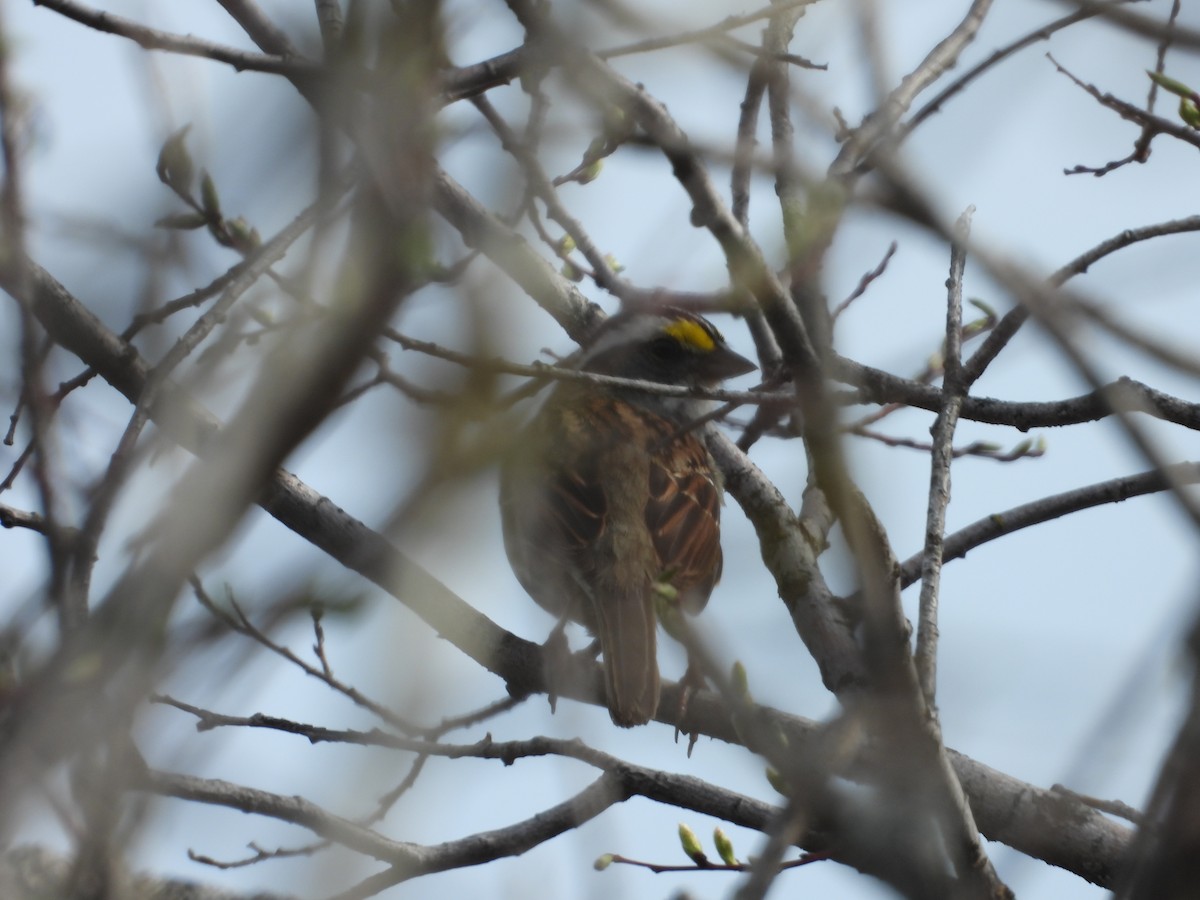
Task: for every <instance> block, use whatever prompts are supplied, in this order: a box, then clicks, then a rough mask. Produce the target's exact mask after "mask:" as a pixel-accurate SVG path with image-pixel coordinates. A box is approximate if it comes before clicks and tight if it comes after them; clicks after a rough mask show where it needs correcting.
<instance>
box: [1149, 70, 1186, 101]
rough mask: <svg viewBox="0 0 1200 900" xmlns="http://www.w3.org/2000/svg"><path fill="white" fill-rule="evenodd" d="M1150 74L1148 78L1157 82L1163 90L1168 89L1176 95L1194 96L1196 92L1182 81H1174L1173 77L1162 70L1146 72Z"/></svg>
mask: <svg viewBox="0 0 1200 900" xmlns="http://www.w3.org/2000/svg"><path fill="white" fill-rule="evenodd" d="M1146 74H1147V75H1149V76H1150V80H1151V81H1153V82H1154V83H1155V84H1157V85H1158V86H1159V87H1160V88H1162V89H1163V90H1164V91H1170V92H1171V93H1172V94H1174V95H1175V96H1176V97H1194V96H1195V94H1196V92H1195V91H1193V90H1192V89H1191V88H1190V87H1188V86H1187V85H1186V84H1184V83H1183V82H1182V81H1176V80H1175V79H1174V78H1169V77H1168V76H1166V75H1164V74H1162V72H1149V71H1148V72H1146Z"/></svg>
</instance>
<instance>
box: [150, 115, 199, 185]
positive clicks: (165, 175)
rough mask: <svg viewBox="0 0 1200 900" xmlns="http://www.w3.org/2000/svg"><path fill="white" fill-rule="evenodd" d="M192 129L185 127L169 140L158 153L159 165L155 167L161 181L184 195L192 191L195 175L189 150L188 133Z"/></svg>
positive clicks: (188, 126) (189, 126)
mask: <svg viewBox="0 0 1200 900" xmlns="http://www.w3.org/2000/svg"><path fill="white" fill-rule="evenodd" d="M191 128H192V126H191V125H184V126H183V127H182V128H180V129H179V130H178V131H176V132H175V133H174V134H172V135H171V136H170V137H169V138H167V140H166V142H165V143H164V144H163V145H162V149H161V150H159V151H158V163H157V165H155V167H154V171H155V172H157V173H158V180H159V181H161V182H162V183H163V184H165V185H166V186H167V187H169V188H170V189H171V190H173V191H175V192H176V193H177V194H183V195H186V194H187V193H188V192H189V191H191V189H192V176H193V175H194V174H195V166H194V165H193V164H192V155H191V154H190V153H188V148H187V133H188V132H189V131H190V130H191Z"/></svg>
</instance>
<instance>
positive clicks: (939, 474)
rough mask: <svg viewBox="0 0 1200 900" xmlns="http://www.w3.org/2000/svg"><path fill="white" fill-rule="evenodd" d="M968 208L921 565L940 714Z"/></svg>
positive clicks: (932, 688)
mask: <svg viewBox="0 0 1200 900" xmlns="http://www.w3.org/2000/svg"><path fill="white" fill-rule="evenodd" d="M974 212H975V207H973V206H971V207H968V208H967V210H966V212H964V213H963V214H962V215H961V216H960V217H959V219H958V223H957V224H956V226H955V229H954V240H953V242H952V243H951V245H950V277H949V279H948V280H947V282H946V283H947V287H948V290H947V296H946V352H945V363H944V366H945V375H944V376H943V378H942V408H941V410H939V411H938V416H937V419H936V420H935V421H934V424H933V449H932V452H931V453H930V454H929V457H930V472H929V501H928V506H927V509H926V513H925V550H924V552H923V554H922V558H923V563H922V566H921V599H920V606H919V610H918V615H917V646H916V655H915V660H914V661H915V663H916V667H917V677H918V679H919V681H920V683H921V691H922V693H924V695H925V702H926V704H928V706H929V710H930V713H931V714H932V715H934V716H935V717H936V715H937V699H936V698H937V642H938V621H937V620H938V592H939V588H940V586H941V574H942V553H943V552H944V544H943V541H944V538H945V533H946V508H947V507H948V506H949V505H950V463H951V461H952V460H953V458H954V454H953V447H954V430H955V428H956V427H957V425H958V413H959V410H960V409H961V408H962V400H963V385H962V281H963V272H964V270H965V268H966V263H967V240H968V239H969V237H970V234H971V216H972V215H973V214H974Z"/></svg>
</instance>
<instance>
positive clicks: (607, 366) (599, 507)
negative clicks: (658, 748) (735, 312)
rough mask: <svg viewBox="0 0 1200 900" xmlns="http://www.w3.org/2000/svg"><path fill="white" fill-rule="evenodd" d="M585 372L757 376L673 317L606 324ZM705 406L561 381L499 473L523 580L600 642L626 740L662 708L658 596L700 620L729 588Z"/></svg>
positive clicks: (695, 324) (583, 365)
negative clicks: (674, 599) (670, 596)
mask: <svg viewBox="0 0 1200 900" xmlns="http://www.w3.org/2000/svg"><path fill="white" fill-rule="evenodd" d="M578 368H579V369H580V370H582V371H585V372H594V373H597V374H602V375H616V376H620V377H622V378H633V379H639V380H642V381H653V382H658V383H661V384H673V385H681V386H685V387H711V386H713V385H715V384H717V383H718V382H720V381H722V380H723V379H725V378H730V377H733V376H735V375H742V374H744V373H746V372H750V371H752V370H753V369H754V368H755V367H754V364H753V363H751V362H750V361H749V360H748V359H746V358H744V357H742V356H739V355H738V354H737V353H734V352H733V351H732V350H730V349H729V347H728V346H727V345H726V343H725V340H724V339H723V338H722V337H721V334H720V332H718V331H717V329H716V328H714V327H713V326H712V324H711V323H709V322H708V321H707V320H706V319H704V318H702V317H700V316H698V315H695V314H693V313H690V312H686V311H684V310H681V309H674V308H666V309H662V310H658V311H654V312H644V311H636V312H628V313H622V314H620V315H617V316H613V317H612V318H610V319H608V320H607V321H605V322H604V323H603V324H602V325H601V326H600V328H599V329H597V331H596V334H595V335H594V336H593V338H592V339H591V340H590V341H589V342H588V344H587V346H586V347H585V348H584V350H583V351H582V354H581V356H580V359H579V363H578ZM705 406H706V404H705V402H704V401H701V400H696V399H693V398H687V397H666V396H663V395H661V394H652V393H648V392H645V391H638V390H634V389H626V388H615V387H611V386H607V385H597V384H589V383H585V382H578V381H564V382H561V383H560V384H559V385H558V386H557V387H556V388H555V390H554V392H553V393H552V394H551V395H550V397H549V398H548V400H547V401H546V404H545V406H544V407H543V408H542V410H541V411H540V412H539V413H538V414H537V416H536V417H535V418H534V420H533V422H532V423H531V424H530V426H529V429H528V431H527V432H526V434H525V437H524V439H523V440H521V441H520V442H518V445H517V447H516V448H515V451H514V452H513V454H512V455H511V456H510V457H509V459H508V460H507V461H506V462H505V464H504V466H503V469H502V472H501V481H500V508H501V516H502V519H503V525H504V546H505V550H506V551H507V552H508V559H509V562H510V563H511V564H512V567H513V571H514V572H515V573H516V575H517V579H518V580H519V581H520V582H521V584H522V585H523V586H524V588H525V590H527V591H528V592H529V594H530V596H532V597H533V599H534V600H536V601H537V602H538V603H539V604H540V605H541V606H542V607H544V608H545V609H546V610H548V611H550V612H552V613H554V614H555V615H557V616H559V617H560V619H561V618H566V617H569V618H571V619H574V620H575V621H577V622H582V623H583V624H584V625H586V626H587V628H588V629H589V630H590V631H592V632H593V633H594V634H595V635H596V636H597V637H598V638H599V640H600V648H601V650H602V651H603V654H604V670H605V686H606V691H607V698H608V710H609V713H610V715H611V716H612V720H613V721H614V722H615V723H616V724H617V725H621V726H624V727H630V726H633V725H641V724H643V723H644V722H648V721H649V720H650V719H651V718H652V717H653V716H654V713H655V711H656V710H657V708H658V693H659V676H658V659H657V651H656V627H657V618H656V613H655V599H654V591H655V587H656V584H657V583H659V582H664V581H665V582H666V583H669V584H670V585H671V586H672V587H674V589H675V591H676V592H677V596H678V598H679V603H680V605H681V606H682V608H683V609H685V610H686V611H688V612H691V613H693V614H694V613H697V612H699V611H700V610H701V609H703V608H704V605H705V604H706V603H707V602H708V595H709V594H710V593H711V592H712V589H713V585H715V584H716V582H717V579H718V578H719V577H720V575H721V544H720V517H721V502H722V487H721V476H720V473H719V472H718V471H717V468H716V465H715V463H714V462H713V459H712V457H711V456H710V455H709V452H708V449H707V447H705V445H704V440H703V437H702V436H701V435H700V434H699V433H698V432H697V431H696V430H694V429H689V428H688V426H689V425H690V424H691V423H693V422H694V421H695V420H696V419H697V418H699V417H700V416H701V415H703V413H704V410H705Z"/></svg>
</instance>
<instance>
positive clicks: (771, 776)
mask: <svg viewBox="0 0 1200 900" xmlns="http://www.w3.org/2000/svg"><path fill="white" fill-rule="evenodd" d="M766 771H767V781H768V782H769V783H770V785H771V787H773V788H775V790H777V791H778V792H779V793H781V794H783V796H785V797H787V796H789V795H790V794H791V791H790V790H789V789H788V783H787V782H786V781H784V779H783V776H782V775H780V774H779V770H778V769H776V768H773V767H771V766H767V770H766Z"/></svg>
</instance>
